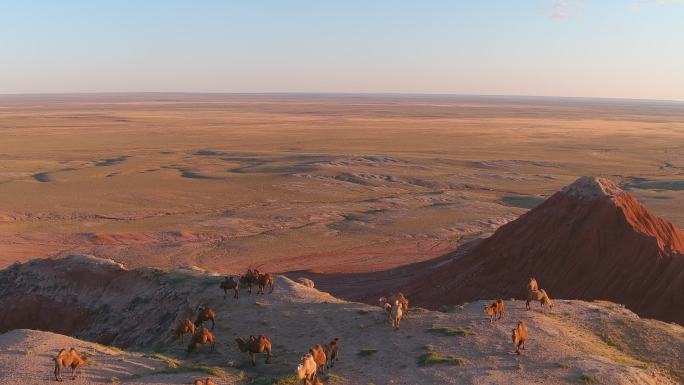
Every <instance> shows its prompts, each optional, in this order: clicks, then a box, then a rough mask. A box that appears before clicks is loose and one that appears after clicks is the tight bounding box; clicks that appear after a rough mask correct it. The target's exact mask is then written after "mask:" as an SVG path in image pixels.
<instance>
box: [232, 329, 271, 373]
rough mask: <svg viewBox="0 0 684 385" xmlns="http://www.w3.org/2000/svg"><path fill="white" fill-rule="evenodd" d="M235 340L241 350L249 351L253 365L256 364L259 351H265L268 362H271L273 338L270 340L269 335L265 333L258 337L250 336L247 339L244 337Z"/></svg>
mask: <svg viewBox="0 0 684 385" xmlns="http://www.w3.org/2000/svg"><path fill="white" fill-rule="evenodd" d="M235 342H237V344H238V348H239V349H240V351H242V352H246V353H249V358H250V361H251V362H252V366H256V355H257V354H258V353H264V352H265V353H266V363H267V364H268V363H270V362H271V340H269V339H268V337H266V336H263V335H260V336H258V337H254V336H249V339H247V341H245V340H244V339H242V338H236V339H235Z"/></svg>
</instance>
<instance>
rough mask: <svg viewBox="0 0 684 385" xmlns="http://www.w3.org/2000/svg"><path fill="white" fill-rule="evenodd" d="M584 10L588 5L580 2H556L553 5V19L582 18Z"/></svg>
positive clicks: (559, 0)
mask: <svg viewBox="0 0 684 385" xmlns="http://www.w3.org/2000/svg"><path fill="white" fill-rule="evenodd" d="M584 8H586V4H585V3H583V2H580V1H565V0H554V2H553V4H552V5H551V18H552V19H569V18H580V17H581V16H582V12H583V11H584Z"/></svg>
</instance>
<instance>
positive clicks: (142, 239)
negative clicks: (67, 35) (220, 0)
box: [0, 94, 684, 385]
mask: <svg viewBox="0 0 684 385" xmlns="http://www.w3.org/2000/svg"><path fill="white" fill-rule="evenodd" d="M682 148H684V104H682V103H676V102H646V101H629V100H594V99H560V98H513V97H457V96H450V97H448V96H409V95H406V96H398V95H395V96H390V95H363V96H360V95H313V94H311V95H288V94H281V95H278V94H271V95H221V94H130V95H125V94H120V95H118V94H111V95H107V94H102V95H98V94H90V95H62V96H60V95H49V96H48V95H46V96H40V95H35V96H0V333H2V334H0V384H3V385H4V384H8V385H14V384H17V385H19V384H22V385H23V384H31V385H32V384H42V383H46V382H49V381H52V380H53V374H52V365H53V361H52V357H53V356H54V355H55V354H56V353H57V352H58V351H59V349H61V348H69V347H76V348H77V349H78V350H80V351H82V352H85V353H86V354H87V356H88V361H89V363H88V365H87V366H86V367H85V368H84V370H83V372H82V375H81V377H80V378H79V379H78V380H77V381H76V382H75V383H82V384H86V383H111V384H116V383H127V384H189V383H192V381H194V379H198V378H206V377H207V376H209V377H212V378H214V379H215V380H216V381H217V383H218V384H227V385H249V384H253V385H272V384H275V385H293V384H295V383H301V382H298V381H297V380H296V378H295V377H294V373H295V368H296V367H297V364H298V363H299V362H300V357H301V355H302V354H303V353H305V352H306V351H307V350H308V349H309V348H310V347H312V346H313V345H314V344H317V343H326V342H328V341H330V340H331V339H332V338H335V337H338V338H340V341H341V344H342V357H341V359H340V362H339V363H338V365H336V366H335V368H334V369H332V370H331V371H330V372H329V373H326V374H325V375H323V376H321V378H322V379H323V380H324V383H325V384H341V385H359V384H361V385H363V384H376V385H380V384H383V385H384V384H388V385H389V384H392V385H399V384H407V385H408V384H411V385H413V384H421V385H423V384H461V383H467V384H502V383H506V384H511V385H516V384H530V383H553V384H573V383H585V384H618V385H621V384H625V385H626V384H635V385H636V384H678V383H681V381H682V379H683V378H684V367H682V363H683V362H684V360H682V357H683V355H684V328H683V327H682V320H684V318H682V317H684V312H682V301H683V300H684V299H683V297H682V296H683V295H684V294H683V293H684V286H683V285H684V279H682V277H683V276H684V275H682V274H683V269H684V254H683V253H682V252H683V251H684V233H683V232H682V231H681V230H680V229H681V228H682V227H684V212H682V210H681V208H682V207H684V152H683V151H682V150H681V149H682ZM583 175H585V177H581V176H583ZM580 177H581V178H580ZM578 178H579V179H578ZM254 267H258V268H259V270H261V271H262V272H269V273H272V274H277V275H276V276H275V291H274V293H272V294H265V295H257V294H256V293H253V294H251V295H250V294H248V293H247V292H246V290H244V289H243V290H242V291H241V295H240V298H239V299H233V298H232V297H231V296H230V295H229V296H228V298H224V295H223V292H222V291H221V290H220V289H219V282H221V280H222V279H223V278H222V276H224V275H227V274H238V273H244V272H245V271H246V270H247V269H248V268H254ZM530 276H535V277H536V278H538V279H539V284H540V288H542V289H547V290H548V291H549V294H550V297H551V298H553V304H554V305H555V306H553V307H552V308H549V309H546V310H545V311H542V310H541V309H540V306H539V303H533V306H532V310H526V309H525V300H524V299H525V298H526V296H527V295H530V293H531V292H530V291H527V290H526V284H527V282H528V281H529V278H530ZM302 278H309V279H312V280H313V282H315V288H312V287H309V286H306V285H304V284H302V283H301V282H304V281H303V280H302ZM398 291H403V292H404V293H406V294H407V296H408V297H409V298H410V299H411V301H412V304H413V307H412V310H411V312H410V317H409V318H407V319H405V320H404V321H403V322H402V324H401V328H400V330H398V331H393V330H392V327H391V326H390V325H389V324H388V321H387V317H386V315H385V313H384V311H383V309H382V308H381V307H379V306H378V305H379V303H378V298H379V297H380V296H387V295H390V294H392V293H396V292H398ZM534 293H537V294H539V293H541V292H540V291H534ZM534 293H533V294H534ZM544 294H545V295H546V292H544ZM535 295H536V294H535ZM498 298H502V299H504V300H505V303H506V309H507V314H506V316H505V317H504V318H503V319H501V320H498V321H496V322H495V323H490V321H489V319H488V318H487V317H486V315H485V314H484V313H483V307H484V306H485V305H487V304H490V303H491V301H492V300H495V299H498ZM604 300H605V301H604ZM203 305H210V306H212V307H213V308H214V309H215V310H216V312H217V324H216V328H215V330H214V332H215V335H216V339H217V343H216V351H215V352H210V351H209V348H208V347H207V346H203V347H201V348H199V349H198V350H197V351H195V352H193V353H192V354H191V355H187V354H186V347H187V340H186V342H180V341H177V340H176V339H174V338H173V337H172V336H171V334H170V332H171V330H172V328H173V327H174V325H176V323H177V322H178V321H181V320H184V319H186V318H192V319H194V316H195V313H196V312H197V309H198V307H199V306H203ZM518 320H524V321H525V322H526V323H527V325H528V327H529V334H530V336H529V339H528V341H527V343H526V347H527V348H526V349H525V351H524V352H523V354H522V355H520V356H518V355H516V354H515V353H514V352H513V350H514V347H513V343H512V341H511V330H512V329H513V327H515V326H516V325H517V322H518ZM663 321H665V322H663ZM250 334H253V335H258V334H265V335H268V336H269V337H270V338H271V339H272V340H273V351H274V356H273V362H272V363H270V364H268V365H266V364H264V362H263V359H264V358H263V357H262V356H260V357H258V364H257V366H256V368H253V367H251V366H250V365H249V362H248V357H247V355H246V354H245V353H242V352H240V351H239V350H238V348H237V346H236V343H235V338H237V337H247V336H248V335H250ZM186 338H187V337H186Z"/></svg>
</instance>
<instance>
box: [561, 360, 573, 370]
mask: <svg viewBox="0 0 684 385" xmlns="http://www.w3.org/2000/svg"><path fill="white" fill-rule="evenodd" d="M558 367H559V368H561V369H570V368H572V363H570V361H561V362H559V363H558Z"/></svg>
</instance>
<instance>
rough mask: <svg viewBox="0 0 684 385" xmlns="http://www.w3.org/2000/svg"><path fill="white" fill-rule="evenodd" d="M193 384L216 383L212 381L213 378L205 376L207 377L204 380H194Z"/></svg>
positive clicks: (212, 384) (211, 384)
mask: <svg viewBox="0 0 684 385" xmlns="http://www.w3.org/2000/svg"><path fill="white" fill-rule="evenodd" d="M194 385H216V383H215V382H214V380H212V379H211V378H209V377H207V379H206V380H204V381H202V380H195V382H194Z"/></svg>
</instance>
